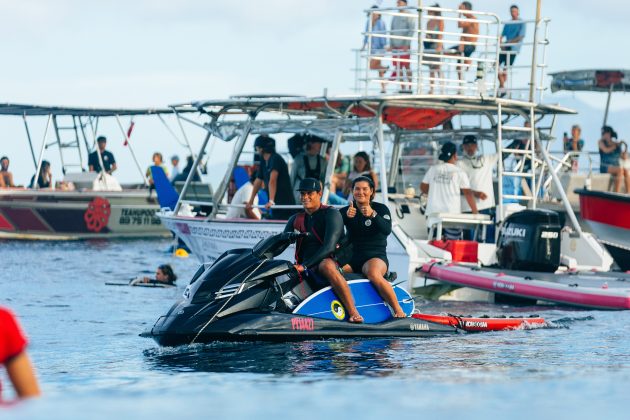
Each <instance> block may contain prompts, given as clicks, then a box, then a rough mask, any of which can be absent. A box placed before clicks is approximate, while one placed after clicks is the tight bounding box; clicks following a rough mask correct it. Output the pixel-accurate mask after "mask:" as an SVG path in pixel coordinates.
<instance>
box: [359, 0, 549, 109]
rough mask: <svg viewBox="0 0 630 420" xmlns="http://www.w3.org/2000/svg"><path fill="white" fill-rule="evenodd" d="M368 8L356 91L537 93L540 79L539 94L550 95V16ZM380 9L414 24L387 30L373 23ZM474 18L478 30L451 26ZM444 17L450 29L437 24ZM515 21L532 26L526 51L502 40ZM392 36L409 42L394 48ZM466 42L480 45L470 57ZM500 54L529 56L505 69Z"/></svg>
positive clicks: (385, 18)
mask: <svg viewBox="0 0 630 420" xmlns="http://www.w3.org/2000/svg"><path fill="white" fill-rule="evenodd" d="M463 12H465V13H466V14H463ZM366 13H367V15H368V21H367V24H366V30H365V32H364V33H363V37H364V43H363V47H362V48H361V49H360V50H354V53H355V68H354V73H355V84H354V90H355V93H358V94H363V95H377V94H379V93H381V94H382V93H414V94H435V95H449V96H453V95H455V96H475V97H479V96H482V97H485V98H494V97H503V96H506V97H509V98H512V99H529V94H528V93H529V91H530V85H531V83H532V80H534V81H535V82H534V83H537V84H536V86H535V99H537V100H539V101H540V100H542V95H543V92H544V90H545V89H546V87H545V86H544V80H545V77H544V75H545V69H546V64H545V58H546V46H547V45H548V44H549V41H548V37H547V33H548V26H549V22H550V20H549V19H542V20H540V21H539V22H538V24H537V22H536V21H535V20H519V21H514V22H512V21H507V22H501V21H500V19H499V17H498V16H497V15H496V14H493V13H488V12H481V11H462V10H459V9H448V8H440V7H427V6H420V7H417V8H416V7H406V8H400V9H398V8H378V9H377V8H373V9H369V10H367V11H366ZM375 14H378V15H380V19H381V20H383V21H388V23H389V22H390V21H391V20H392V19H401V18H404V19H408V20H409V22H410V23H411V26H412V27H413V30H411V31H407V30H402V32H403V33H401V30H391V29H390V30H387V29H386V30H383V28H382V26H381V24H377V23H373V19H372V16H373V15H375ZM471 16H472V17H471ZM374 22H375V21H374ZM468 23H475V24H477V25H478V27H479V34H478V35H463V34H462V32H461V30H460V29H457V28H450V26H453V25H458V26H459V25H461V24H468ZM436 24H439V25H438V26H437V28H439V27H443V28H444V29H442V30H440V29H437V28H436V27H435V26H436ZM511 24H524V25H525V26H526V28H527V29H526V36H525V38H524V39H523V41H522V42H520V43H519V44H518V46H520V47H521V48H522V49H523V50H524V51H523V52H522V53H519V52H516V51H504V50H502V49H501V46H502V45H503V46H510V47H514V46H516V45H511V44H507V43H503V44H502V42H501V31H502V27H503V26H504V25H511ZM536 25H538V27H536ZM447 26H449V27H447ZM392 42H393V43H394V45H397V44H406V46H405V45H402V46H395V47H391V45H392ZM458 46H461V47H462V48H464V47H467V48H470V47H474V52H473V53H472V54H471V55H470V56H469V57H464V56H463V55H462V54H463V53H462V52H460V51H458V49H457V47H458ZM536 46H537V47H538V48H535V47H536ZM500 54H506V55H507V56H508V58H509V56H510V55H516V54H518V55H520V56H522V57H521V58H520V60H517V61H516V63H515V64H514V65H510V64H509V63H510V61H511V60H507V66H506V67H505V68H504V69H501V68H500V66H499V56H500ZM534 55H535V57H534ZM385 68H386V69H385ZM499 72H502V73H505V74H506V76H507V81H506V84H505V87H504V89H499V82H498V75H499ZM532 73H535V74H534V76H535V77H532ZM536 81H537V82H536Z"/></svg>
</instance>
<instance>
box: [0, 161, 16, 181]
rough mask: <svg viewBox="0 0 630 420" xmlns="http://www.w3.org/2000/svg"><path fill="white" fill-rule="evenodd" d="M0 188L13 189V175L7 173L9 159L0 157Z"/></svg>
mask: <svg viewBox="0 0 630 420" xmlns="http://www.w3.org/2000/svg"><path fill="white" fill-rule="evenodd" d="M0 187H5V188H12V187H15V184H14V183H13V173H11V172H10V171H9V158H8V157H6V156H2V159H0Z"/></svg>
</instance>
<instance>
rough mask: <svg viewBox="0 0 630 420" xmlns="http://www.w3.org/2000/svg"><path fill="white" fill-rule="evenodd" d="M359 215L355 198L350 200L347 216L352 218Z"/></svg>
mask: <svg viewBox="0 0 630 420" xmlns="http://www.w3.org/2000/svg"><path fill="white" fill-rule="evenodd" d="M356 215H357V209H356V208H355V207H354V200H352V201H350V206H349V207H348V211H347V212H346V216H348V218H350V219H352V218H354V216H356Z"/></svg>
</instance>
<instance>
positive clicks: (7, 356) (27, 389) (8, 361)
mask: <svg viewBox="0 0 630 420" xmlns="http://www.w3.org/2000/svg"><path fill="white" fill-rule="evenodd" d="M27 344H28V342H27V340H26V337H25V336H24V333H23V332H22V329H21V328H20V325H19V324H18V321H17V319H16V318H15V316H14V315H13V314H12V313H11V312H10V311H9V310H7V309H5V308H2V307H0V365H3V366H4V367H5V368H6V371H7V374H8V375H7V376H8V377H9V380H10V381H11V384H12V385H13V388H15V393H16V395H17V397H18V398H20V399H23V398H30V397H36V396H38V395H40V393H41V391H40V390H39V384H38V383H37V378H36V377H35V372H34V370H33V365H32V364H31V360H30V358H29V357H28V353H27V352H26V346H27ZM0 385H1V384H0ZM1 389H2V387H1V386H0V390H1ZM2 402H3V401H2V395H0V406H1V405H2Z"/></svg>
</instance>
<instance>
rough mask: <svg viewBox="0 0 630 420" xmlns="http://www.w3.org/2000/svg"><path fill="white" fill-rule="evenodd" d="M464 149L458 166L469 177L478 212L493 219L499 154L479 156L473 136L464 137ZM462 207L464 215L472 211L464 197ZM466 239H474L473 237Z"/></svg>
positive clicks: (491, 235)
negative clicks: (494, 183) (493, 176)
mask: <svg viewBox="0 0 630 420" xmlns="http://www.w3.org/2000/svg"><path fill="white" fill-rule="evenodd" d="M462 147H463V149H464V154H463V156H462V158H461V159H458V160H457V166H458V167H460V168H461V169H462V170H463V171H464V172H465V173H466V175H467V176H468V180H469V181H470V189H471V191H472V194H473V196H474V197H475V203H476V204H477V211H478V212H479V213H481V214H487V215H489V216H490V217H493V216H494V206H495V200H494V186H493V185H492V171H493V170H494V168H496V166H497V162H498V161H499V155H498V154H497V153H494V154H489V155H481V154H478V153H477V152H478V151H479V147H478V144H477V138H476V137H475V136H472V135H467V136H464V141H463V144H462ZM461 206H462V211H463V212H464V213H470V212H471V211H472V209H471V208H470V205H468V201H467V200H466V199H465V198H464V197H462V198H461ZM487 236H488V237H489V238H494V234H493V232H488V235H487ZM466 239H472V237H470V238H466Z"/></svg>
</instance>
